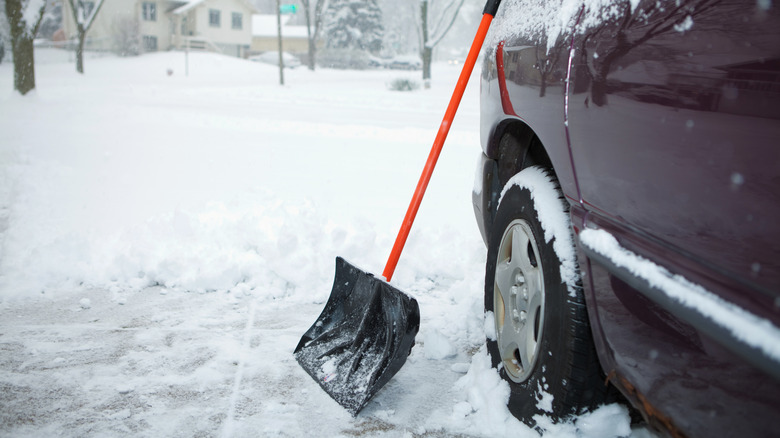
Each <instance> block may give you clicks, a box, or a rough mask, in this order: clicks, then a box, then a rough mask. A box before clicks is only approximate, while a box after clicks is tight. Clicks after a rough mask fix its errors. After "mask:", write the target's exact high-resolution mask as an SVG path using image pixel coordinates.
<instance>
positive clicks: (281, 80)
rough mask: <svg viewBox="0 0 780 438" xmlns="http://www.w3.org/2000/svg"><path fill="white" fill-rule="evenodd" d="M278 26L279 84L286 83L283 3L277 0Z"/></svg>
mask: <svg viewBox="0 0 780 438" xmlns="http://www.w3.org/2000/svg"><path fill="white" fill-rule="evenodd" d="M276 27H277V29H278V33H279V85H284V60H283V59H282V5H281V4H280V3H279V0H276Z"/></svg>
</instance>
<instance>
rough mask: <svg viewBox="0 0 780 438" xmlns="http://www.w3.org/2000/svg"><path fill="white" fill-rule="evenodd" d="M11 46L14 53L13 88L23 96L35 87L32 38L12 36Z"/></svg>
mask: <svg viewBox="0 0 780 438" xmlns="http://www.w3.org/2000/svg"><path fill="white" fill-rule="evenodd" d="M11 47H12V51H13V54H14V89H15V90H16V91H18V92H19V93H21V94H22V96H24V95H25V94H27V93H29V92H30V90H33V89H34V88H35V55H34V52H33V39H32V38H28V37H16V38H13V39H12V42H11Z"/></svg>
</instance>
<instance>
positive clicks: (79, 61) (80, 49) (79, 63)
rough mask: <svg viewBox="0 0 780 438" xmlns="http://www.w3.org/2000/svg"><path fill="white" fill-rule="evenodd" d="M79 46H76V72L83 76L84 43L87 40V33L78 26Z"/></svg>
mask: <svg viewBox="0 0 780 438" xmlns="http://www.w3.org/2000/svg"><path fill="white" fill-rule="evenodd" d="M78 32H79V44H78V46H76V71H77V72H79V73H81V74H84V41H85V40H86V39H87V32H85V31H84V30H83V29H82V28H81V26H79V30H78Z"/></svg>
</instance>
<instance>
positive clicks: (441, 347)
mask: <svg viewBox="0 0 780 438" xmlns="http://www.w3.org/2000/svg"><path fill="white" fill-rule="evenodd" d="M423 345H424V346H425V347H424V351H425V357H426V358H427V359H431V360H442V359H447V358H449V357H453V356H455V355H456V354H457V353H458V352H457V350H456V349H455V346H454V345H452V343H451V342H450V341H449V339H447V337H446V336H444V335H442V334H441V333H439V332H438V331H437V330H428V331H426V332H425V335H424V336H423Z"/></svg>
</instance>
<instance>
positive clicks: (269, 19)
mask: <svg viewBox="0 0 780 438" xmlns="http://www.w3.org/2000/svg"><path fill="white" fill-rule="evenodd" d="M290 18H291V17H290V16H289V15H282V36H283V37H285V38H308V37H309V34H308V32H306V26H296V25H289V24H287V22H289V21H290ZM277 34H278V29H277V25H276V15H275V14H255V15H252V36H256V37H273V38H276V37H277Z"/></svg>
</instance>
